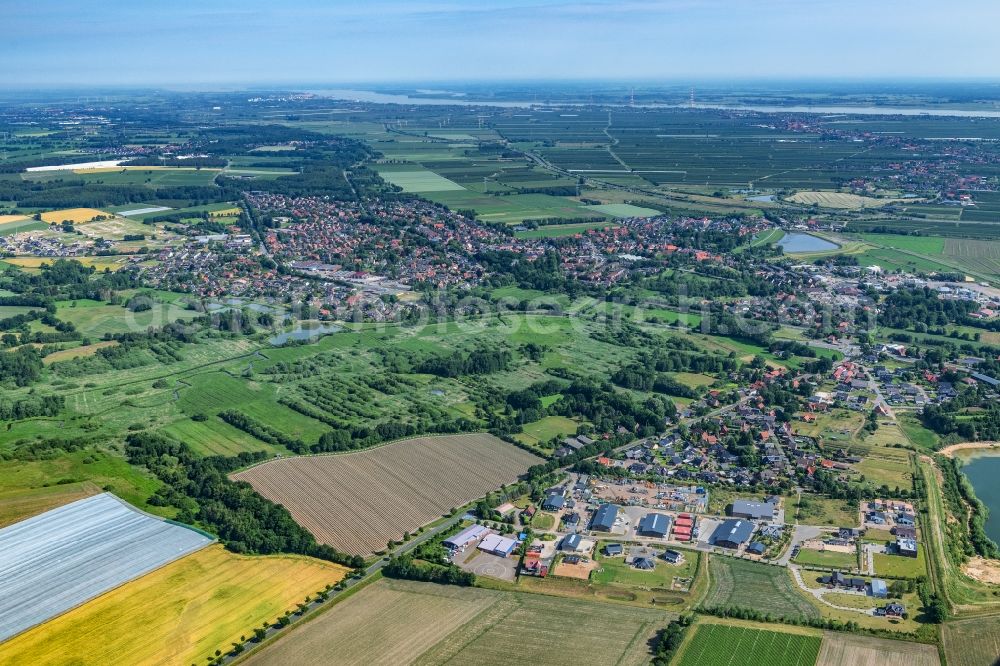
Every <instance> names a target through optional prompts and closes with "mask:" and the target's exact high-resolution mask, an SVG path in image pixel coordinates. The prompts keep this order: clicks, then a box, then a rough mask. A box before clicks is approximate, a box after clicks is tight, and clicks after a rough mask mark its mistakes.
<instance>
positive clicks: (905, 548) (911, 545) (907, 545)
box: [896, 537, 917, 557]
mask: <svg viewBox="0 0 1000 666" xmlns="http://www.w3.org/2000/svg"><path fill="white" fill-rule="evenodd" d="M896 552H898V553H899V554H900V555H904V556H906V557H916V556H917V542H916V540H915V539H905V538H902V537H900V538H899V539H896Z"/></svg>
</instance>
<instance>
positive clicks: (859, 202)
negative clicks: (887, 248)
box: [785, 192, 915, 208]
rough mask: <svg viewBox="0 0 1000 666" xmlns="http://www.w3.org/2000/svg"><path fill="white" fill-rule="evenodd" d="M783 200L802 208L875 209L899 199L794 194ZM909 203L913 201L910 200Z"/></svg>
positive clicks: (845, 193) (838, 194)
mask: <svg viewBox="0 0 1000 666" xmlns="http://www.w3.org/2000/svg"><path fill="white" fill-rule="evenodd" d="M785 200H786V201H791V202H793V203H797V204H802V205H804V206H811V205H813V204H816V205H818V206H820V207H822V208H877V207H879V206H885V205H887V204H891V203H893V202H894V201H899V199H876V198H874V197H864V196H861V195H859V194H850V193H849V192H796V193H795V194H793V195H792V196H790V197H786V199H785ZM910 201H915V200H914V199H910Z"/></svg>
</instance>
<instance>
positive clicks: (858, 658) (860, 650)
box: [816, 632, 941, 666]
mask: <svg viewBox="0 0 1000 666" xmlns="http://www.w3.org/2000/svg"><path fill="white" fill-rule="evenodd" d="M940 663H941V660H940V659H939V658H938V651H937V649H936V648H935V647H934V646H933V645H923V644H921V643H906V642H903V641H893V640H887V639H884V638H869V637H868V636H856V635H852V634H842V633H833V632H826V634H825V635H824V636H823V647H822V648H820V651H819V658H818V659H817V660H816V666H939V664H940Z"/></svg>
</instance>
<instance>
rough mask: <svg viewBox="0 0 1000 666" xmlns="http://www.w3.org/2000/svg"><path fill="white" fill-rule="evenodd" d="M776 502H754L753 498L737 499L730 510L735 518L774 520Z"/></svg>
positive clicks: (730, 513)
mask: <svg viewBox="0 0 1000 666" xmlns="http://www.w3.org/2000/svg"><path fill="white" fill-rule="evenodd" d="M774 510H775V506H774V504H772V503H770V502H754V501H751V500H736V501H735V502H733V507H732V509H731V510H730V512H729V515H731V516H732V517H733V518H748V519H750V520H773V519H774Z"/></svg>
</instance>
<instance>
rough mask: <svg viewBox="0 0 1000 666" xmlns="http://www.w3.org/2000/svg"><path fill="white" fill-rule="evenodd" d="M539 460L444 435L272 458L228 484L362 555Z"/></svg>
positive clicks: (483, 439)
mask: <svg viewBox="0 0 1000 666" xmlns="http://www.w3.org/2000/svg"><path fill="white" fill-rule="evenodd" d="M539 462H541V458H538V457H536V456H534V455H532V454H530V453H527V452H526V451H523V450H522V449H519V448H517V447H516V446H514V445H512V444H508V443H506V442H504V441H502V440H500V439H498V438H496V437H494V436H493V435H486V434H479V435H444V436H440V437H416V438H413V439H405V440H402V441H399V442H394V443H392V444H387V445H385V446H380V447H377V448H374V449H369V450H367V451H359V452H357V453H342V454H337V455H325V456H309V457H299V458H284V459H281V460H271V461H269V462H265V463H262V464H260V465H257V466H256V467H251V468H250V469H248V470H244V471H242V472H239V473H237V474H234V475H233V479H235V480H237V481H246V482H248V483H249V484H251V485H252V486H253V487H254V490H256V491H257V492H259V493H260V494H261V495H263V496H264V497H266V498H268V499H269V500H271V501H272V502H277V503H278V504H281V505H282V506H284V507H285V508H286V509H288V511H289V512H290V513H291V514H292V516H293V517H294V518H295V520H296V521H298V523H299V524H300V525H302V526H303V527H305V528H306V529H307V530H309V531H310V532H312V533H313V534H314V535H315V536H316V539H317V540H319V541H320V542H322V543H326V544H330V545H331V546H333V547H334V548H336V549H338V550H341V551H344V552H347V553H351V554H352V555H367V554H369V553H373V552H376V551H379V550H382V549H384V548H385V547H386V544H387V543H388V542H389V541H390V540H393V541H398V540H399V539H402V538H403V534H404V533H405V532H412V531H413V530H416V529H417V528H418V527H420V526H421V525H425V524H427V523H429V522H431V521H432V520H434V519H435V518H439V517H440V516H441V515H443V514H445V513H447V512H448V511H450V510H451V509H453V508H455V507H459V506H462V505H464V504H467V503H468V502H471V501H472V500H474V499H477V498H479V497H482V496H483V495H485V494H486V493H489V492H491V491H494V490H496V489H497V488H499V487H500V486H502V485H504V484H507V483H511V482H513V481H515V480H517V477H518V476H519V475H521V474H523V473H524V472H526V471H527V470H528V468H529V467H531V466H532V465H535V464H537V463H539Z"/></svg>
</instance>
